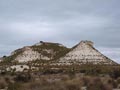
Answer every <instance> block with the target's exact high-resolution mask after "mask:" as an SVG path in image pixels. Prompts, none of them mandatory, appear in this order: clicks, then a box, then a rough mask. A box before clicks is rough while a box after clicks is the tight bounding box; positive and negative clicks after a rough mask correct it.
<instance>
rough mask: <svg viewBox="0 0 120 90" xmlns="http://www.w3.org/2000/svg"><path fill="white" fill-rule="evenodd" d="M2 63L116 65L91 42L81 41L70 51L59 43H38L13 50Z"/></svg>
mask: <svg viewBox="0 0 120 90" xmlns="http://www.w3.org/2000/svg"><path fill="white" fill-rule="evenodd" d="M3 61H6V62H18V63H28V62H34V61H38V62H35V64H38V63H39V64H40V63H41V62H46V61H47V62H48V61H49V62H50V63H51V65H72V64H77V65H81V64H101V65H102V64H108V65H115V64H117V63H116V62H114V61H112V60H111V59H109V58H108V57H106V56H104V55H103V54H102V53H100V52H99V51H98V50H97V49H95V48H94V46H93V42H91V41H81V42H80V43H79V44H77V45H76V46H74V47H73V48H71V49H69V48H67V47H65V46H63V45H62V44H59V43H51V42H43V41H40V42H39V43H37V44H35V45H32V46H26V47H23V48H21V49H17V50H15V51H14V52H12V53H11V55H10V56H8V57H3Z"/></svg>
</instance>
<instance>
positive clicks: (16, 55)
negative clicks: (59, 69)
mask: <svg viewBox="0 0 120 90" xmlns="http://www.w3.org/2000/svg"><path fill="white" fill-rule="evenodd" d="M68 51H69V49H68V48H66V47H65V46H63V45H62V44H59V43H51V42H43V41H41V42H39V43H37V44H35V45H33V46H26V47H23V48H21V49H18V50H15V51H14V52H12V53H11V55H10V56H9V57H7V58H6V59H7V60H10V61H11V60H12V61H18V62H19V63H23V62H29V61H35V60H54V59H58V58H59V57H61V56H63V55H64V54H66V53H67V52H68Z"/></svg>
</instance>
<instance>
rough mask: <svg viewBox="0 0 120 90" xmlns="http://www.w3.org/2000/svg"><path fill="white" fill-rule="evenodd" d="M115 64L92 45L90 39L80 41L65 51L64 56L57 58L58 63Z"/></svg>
mask: <svg viewBox="0 0 120 90" xmlns="http://www.w3.org/2000/svg"><path fill="white" fill-rule="evenodd" d="M87 63H88V64H89V63H91V64H116V63H115V62H113V61H112V60H110V59H109V58H108V57H106V56H104V55H103V54H101V53H100V52H99V51H98V50H96V49H95V48H94V47H93V42H91V41H81V42H80V43H79V44H78V45H76V46H75V47H73V49H72V50H71V51H70V52H69V53H67V54H66V55H65V56H64V57H62V58H60V59H59V63H58V64H60V65H71V64H79V65H80V64H87Z"/></svg>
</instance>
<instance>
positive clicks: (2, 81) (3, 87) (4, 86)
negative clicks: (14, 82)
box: [0, 78, 7, 89]
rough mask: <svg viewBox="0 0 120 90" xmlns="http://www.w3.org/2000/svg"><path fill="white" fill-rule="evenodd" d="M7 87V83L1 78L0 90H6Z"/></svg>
mask: <svg viewBox="0 0 120 90" xmlns="http://www.w3.org/2000/svg"><path fill="white" fill-rule="evenodd" d="M6 87H7V83H6V81H5V80H4V78H0V89H5V88H6Z"/></svg>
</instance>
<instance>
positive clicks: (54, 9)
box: [0, 0, 120, 63]
mask: <svg viewBox="0 0 120 90" xmlns="http://www.w3.org/2000/svg"><path fill="white" fill-rule="evenodd" d="M41 40H42V41H52V42H59V43H62V44H64V45H66V46H68V47H72V46H74V45H75V44H77V43H78V42H80V41H81V40H91V41H93V42H94V43H95V47H96V48H97V49H99V50H100V51H101V52H102V53H104V54H105V55H107V56H109V57H110V58H112V59H113V60H115V61H117V62H119V63H120V57H119V56H120V0H0V56H3V55H9V54H10V52H11V51H13V50H15V49H17V48H20V47H23V46H26V45H32V44H34V43H37V42H39V41H41Z"/></svg>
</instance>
